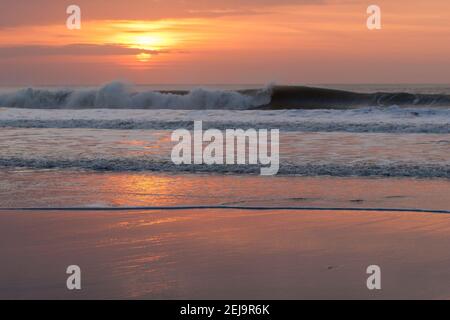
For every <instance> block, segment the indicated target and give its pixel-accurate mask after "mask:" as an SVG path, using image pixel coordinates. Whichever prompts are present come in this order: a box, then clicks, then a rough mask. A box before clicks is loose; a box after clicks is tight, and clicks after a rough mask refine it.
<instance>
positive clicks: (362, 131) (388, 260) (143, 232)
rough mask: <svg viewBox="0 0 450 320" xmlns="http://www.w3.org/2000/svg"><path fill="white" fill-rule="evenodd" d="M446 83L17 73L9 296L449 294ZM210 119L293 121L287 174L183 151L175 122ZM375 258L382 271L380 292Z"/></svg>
mask: <svg viewBox="0 0 450 320" xmlns="http://www.w3.org/2000/svg"><path fill="white" fill-rule="evenodd" d="M449 95H450V86H443V85H417V86H398V85H395V86H394V85H370V86H364V85H355V86H351V85H347V86H342V85H340V86H337V85H323V86H316V87H293V88H292V87H280V86H274V85H267V86H257V85H253V86H239V85H233V86H230V85H227V86H220V85H217V86H163V85H160V86H131V85H129V84H125V83H120V82H112V83H110V84H107V85H105V86H102V87H65V88H56V87H46V88H30V89H21V88H2V89H1V90H0V239H1V241H0V256H2V257H4V259H2V264H1V266H0V298H5V299H30V298H34V299H36V298H41V299H49V298H50V299H53V298H57V299H62V298H64V299H82V298H84V299H133V298H144V299H311V298H333V299H336V298H338V299H340V298H342V299H345V298H352V299H355V298H357V299H361V298H367V299H372V298H374V297H375V298H386V299H399V298H402V299H404V298H411V299H417V298H434V299H448V298H449V297H450V291H449V287H448V281H443V279H444V280H445V279H449V278H450V273H449V270H450V269H449V267H448V266H449V260H448V254H447V253H448V235H449V231H450V221H449V219H448V213H450V211H449V209H450V197H449V191H450V179H449V178H450V156H449V154H450V153H449V150H450V103H448V99H449ZM200 120H201V121H202V123H203V128H204V129H210V128H215V129H219V130H226V129H238V128H241V129H279V130H280V131H279V136H280V140H279V162H280V163H279V165H280V167H279V171H278V174H277V175H274V176H261V175H260V174H259V173H260V171H259V169H260V168H259V166H255V165H248V164H232V165H220V164H214V165H206V164H183V165H176V164H174V162H173V161H172V159H171V152H172V148H173V147H174V145H175V142H173V141H172V140H171V134H172V132H173V131H174V130H177V129H187V130H192V129H193V126H194V121H200ZM241 143H242V142H241ZM74 264H75V265H77V266H79V267H80V269H81V270H82V290H80V291H79V292H76V293H74V292H73V291H70V290H67V287H66V274H65V272H66V268H67V266H70V265H74ZM370 265H379V266H380V267H381V268H382V272H383V280H382V283H383V290H381V291H379V292H376V293H374V292H373V291H370V290H368V289H367V287H366V278H367V277H368V275H367V274H366V269H367V267H368V266H370ZM412 278H413V280H414V281H411V279H412Z"/></svg>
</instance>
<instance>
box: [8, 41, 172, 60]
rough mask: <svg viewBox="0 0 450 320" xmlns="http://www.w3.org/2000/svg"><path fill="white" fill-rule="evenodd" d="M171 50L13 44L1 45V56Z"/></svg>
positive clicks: (133, 53)
mask: <svg viewBox="0 0 450 320" xmlns="http://www.w3.org/2000/svg"><path fill="white" fill-rule="evenodd" d="M169 52H171V51H169V50H143V49H135V48H127V47H123V46H119V45H93V44H71V45H65V46H40V45H29V46H11V47H0V57H1V58H11V57H35V56H54V55H76V56H83V55H84V56H108V55H136V54H139V53H149V54H152V55H157V54H162V53H169Z"/></svg>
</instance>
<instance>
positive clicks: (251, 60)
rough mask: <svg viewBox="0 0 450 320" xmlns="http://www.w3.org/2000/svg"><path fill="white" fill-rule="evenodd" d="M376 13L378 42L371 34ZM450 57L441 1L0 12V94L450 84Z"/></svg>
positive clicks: (176, 0) (243, 0)
mask: <svg viewBox="0 0 450 320" xmlns="http://www.w3.org/2000/svg"><path fill="white" fill-rule="evenodd" d="M69 4H77V5H79V6H80V7H81V11H82V29H81V30H68V29H67V28H66V24H65V22H66V18H67V14H66V7H67V6H68V5H69ZM371 4H377V5H379V6H380V7H381V10H382V29H381V30H375V31H370V30H368V29H367V27H366V19H367V17H368V15H367V13H366V9H367V7H368V6H369V5H371ZM449 57H450V1H448V0H429V1H419V0H417V1H411V0H396V1H392V0H390V1H386V0H380V1H373V2H372V1H371V2H367V1H362V0H342V1H338V0H278V1H276V0H239V1H237V0H191V1H183V0H153V1H152V0H134V1H117V0H111V1H100V0H89V1H88V0H77V1H70V2H68V1H57V0H54V1H51V0H36V1H26V0H15V1H6V0H5V1H2V2H1V3H0V70H1V72H0V84H1V85H37V84H41V85H43V84H60V85H62V84H98V83H102V82H105V81H110V80H113V79H127V80H130V81H133V82H136V83H149V84H151V83H154V84H163V83H174V84H176V83H191V84H193V83H197V84H203V83H204V84H207V83H215V84H218V83H260V84H264V83H268V82H277V83H290V84H294V83H450V63H449V62H450V58H449Z"/></svg>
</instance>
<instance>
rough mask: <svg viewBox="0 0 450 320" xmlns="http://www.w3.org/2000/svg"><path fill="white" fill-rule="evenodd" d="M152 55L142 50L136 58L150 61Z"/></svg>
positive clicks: (140, 60)
mask: <svg viewBox="0 0 450 320" xmlns="http://www.w3.org/2000/svg"><path fill="white" fill-rule="evenodd" d="M151 57H152V55H151V54H149V53H145V52H141V53H139V54H137V55H136V59H137V61H139V62H148V61H149V60H150V58H151Z"/></svg>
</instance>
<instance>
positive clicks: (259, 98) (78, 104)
mask: <svg viewBox="0 0 450 320" xmlns="http://www.w3.org/2000/svg"><path fill="white" fill-rule="evenodd" d="M269 101H270V88H266V89H261V90H258V91H254V92H252V93H251V94H243V93H240V92H237V91H226V90H211V89H203V88H197V89H193V90H191V91H145V92H134V91H133V88H132V86H131V85H130V84H127V83H124V82H118V81H115V82H111V83H108V84H106V85H104V86H103V87H101V88H99V89H91V90H55V91H51V90H42V89H33V88H28V89H23V90H19V91H17V92H14V93H7V94H3V95H0V106H1V107H9V108H31V109H74V108H84V109H90V108H117V109H248V108H252V107H255V106H258V105H264V104H267V103H268V102H269Z"/></svg>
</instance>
